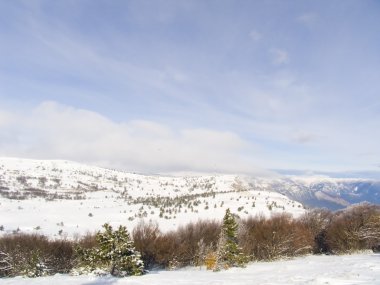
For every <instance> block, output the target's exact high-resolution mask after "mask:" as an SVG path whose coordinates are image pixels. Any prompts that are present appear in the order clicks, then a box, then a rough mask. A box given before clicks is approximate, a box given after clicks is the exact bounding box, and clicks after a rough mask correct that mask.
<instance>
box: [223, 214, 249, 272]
mask: <svg viewBox="0 0 380 285" xmlns="http://www.w3.org/2000/svg"><path fill="white" fill-rule="evenodd" d="M237 232H238V224H237V223H236V221H235V218H234V216H233V215H232V214H231V211H230V209H227V210H226V214H225V215H224V218H223V226H222V230H221V233H220V237H219V242H218V250H217V251H218V252H217V268H218V269H220V267H223V268H229V267H236V266H238V267H242V266H244V264H245V263H247V262H248V258H247V257H246V256H244V255H243V253H242V250H241V248H240V247H239V245H238V239H237Z"/></svg>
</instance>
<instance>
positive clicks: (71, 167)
mask: <svg viewBox="0 0 380 285" xmlns="http://www.w3.org/2000/svg"><path fill="white" fill-rule="evenodd" d="M379 193H380V184H379V182H376V181H372V180H362V179H341V178H340V179H336V178H326V177H303V176H302V177H301V176H300V177H298V176H276V177H248V176H238V175H198V176H195V175H193V176H190V175H188V176H158V175H150V176H149V175H140V174H133V173H126V172H121V171H116V170H111V169H105V168H100V167H94V166H88V165H83V164H79V163H75V162H69V161H48V160H29V159H17V158H0V217H1V218H0V228H4V232H12V231H18V230H21V231H39V232H43V233H46V234H49V235H73V234H74V233H84V232H86V231H94V230H98V229H99V228H100V226H101V225H102V224H103V223H105V222H109V223H111V224H115V225H117V224H124V225H127V226H128V227H130V228H132V227H134V226H135V225H136V224H137V223H138V222H139V221H140V220H141V219H144V220H146V221H149V220H151V221H154V222H157V223H158V224H159V225H160V227H161V228H163V229H166V230H170V229H174V228H176V227H178V226H179V225H183V224H186V223H188V222H190V221H196V220H198V219H199V218H202V219H206V218H209V219H218V220H219V219H221V217H223V215H224V212H225V210H226V209H227V208H230V209H231V211H232V212H233V213H235V214H237V215H239V216H241V217H245V216H248V215H258V214H260V215H266V216H270V215H272V214H276V213H283V212H286V213H290V214H292V215H294V216H299V215H301V214H302V213H304V212H305V207H304V206H303V205H307V206H309V207H316V206H317V207H328V208H330V209H338V208H343V207H345V206H347V205H350V204H352V203H358V202H362V201H369V202H372V203H377V204H380V194H379Z"/></svg>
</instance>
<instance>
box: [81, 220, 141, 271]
mask: <svg viewBox="0 0 380 285" xmlns="http://www.w3.org/2000/svg"><path fill="white" fill-rule="evenodd" d="M103 227H104V232H98V233H97V234H96V241H97V243H98V246H97V247H95V248H92V249H82V248H79V249H78V250H77V253H78V255H79V258H80V265H82V266H84V271H90V272H91V271H97V270H105V271H107V272H109V273H110V274H111V275H113V276H127V275H142V274H143V273H144V263H143V261H142V260H141V256H140V253H139V252H138V251H136V250H135V247H134V245H133V242H132V240H131V238H130V235H129V233H128V231H127V229H126V227H124V226H119V229H118V230H115V231H114V230H113V229H112V227H111V226H110V225H109V224H104V225H103Z"/></svg>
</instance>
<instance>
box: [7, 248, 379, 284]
mask: <svg viewBox="0 0 380 285" xmlns="http://www.w3.org/2000/svg"><path fill="white" fill-rule="evenodd" d="M0 284H4V285H5V284H16V285H22V284H28V285H29V284H31V285H33V284H34V285H45V284H46V285H47V284H55V285H61V284H62V285H74V284H83V285H97V284H99V285H100V284H115V285H117V284H129V285H145V284H149V285H162V284H165V285H186V284H192V285H194V284H210V285H245V284H250V285H253V284H260V285H270V284H271V285H272V284H287V285H292V284H315V285H317V284H334V285H349V284H380V255H379V254H373V253H360V254H353V255H342V256H307V257H299V258H295V259H293V260H287V261H276V262H257V263H252V264H250V265H248V266H247V268H232V269H230V270H227V271H221V272H210V271H206V270H204V269H199V268H186V269H183V270H178V271H156V272H151V273H149V274H147V275H144V276H140V277H127V278H120V279H119V278H113V277H94V276H68V275H55V276H51V277H40V278H34V279H33V278H32V279H31V278H23V277H16V278H8V279H7V278H5V279H3V280H0Z"/></svg>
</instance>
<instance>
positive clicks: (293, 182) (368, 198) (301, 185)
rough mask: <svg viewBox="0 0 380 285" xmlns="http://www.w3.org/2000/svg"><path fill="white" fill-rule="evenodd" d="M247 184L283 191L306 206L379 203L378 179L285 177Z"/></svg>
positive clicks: (343, 206)
mask: <svg viewBox="0 0 380 285" xmlns="http://www.w3.org/2000/svg"><path fill="white" fill-rule="evenodd" d="M249 185H250V186H251V187H253V188H255V189H260V190H261V191H275V192H277V193H281V194H284V195H285V196H287V197H288V198H290V199H292V200H295V201H298V202H300V203H302V204H303V205H305V206H307V207H321V208H328V209H330V210H337V209H342V208H345V207H347V206H349V205H352V204H356V203H362V202H369V203H373V204H380V181H378V180H373V179H358V178H330V177H323V176H311V177H306V176H287V177H282V178H279V179H271V180H270V181H268V182H267V183H263V182H262V180H260V179H253V180H252V182H251V183H249Z"/></svg>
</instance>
